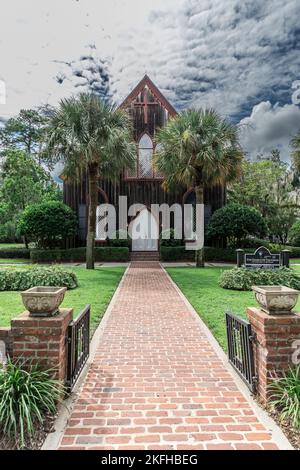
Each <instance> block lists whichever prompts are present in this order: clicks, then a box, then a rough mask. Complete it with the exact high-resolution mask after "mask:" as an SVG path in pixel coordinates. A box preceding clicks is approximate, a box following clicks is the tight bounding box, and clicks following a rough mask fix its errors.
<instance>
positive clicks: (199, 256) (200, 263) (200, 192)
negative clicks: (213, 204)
mask: <svg viewBox="0 0 300 470" xmlns="http://www.w3.org/2000/svg"><path fill="white" fill-rule="evenodd" d="M195 194H196V204H203V203H204V189H203V186H196V187H195ZM200 223H201V230H204V211H203V218H202V220H201V221H200ZM195 262H196V267H197V268H204V247H202V248H201V249H200V250H196V251H195Z"/></svg>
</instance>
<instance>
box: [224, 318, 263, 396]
mask: <svg viewBox="0 0 300 470" xmlns="http://www.w3.org/2000/svg"><path fill="white" fill-rule="evenodd" d="M225 315H226V329H227V344H228V357H229V362H230V364H231V365H232V366H233V367H234V369H235V370H236V371H237V373H238V374H239V375H240V377H241V378H242V379H243V380H244V382H245V383H246V384H247V385H248V387H249V389H250V390H251V391H252V392H253V393H255V391H256V375H255V366H254V356H253V340H254V337H253V335H252V331H251V325H250V323H249V322H248V321H246V320H243V319H242V318H240V317H237V316H236V315H234V314H233V313H231V312H226V313H225Z"/></svg>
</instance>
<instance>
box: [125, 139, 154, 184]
mask: <svg viewBox="0 0 300 470" xmlns="http://www.w3.org/2000/svg"><path fill="white" fill-rule="evenodd" d="M158 145H159V144H157V146H156V148H158ZM154 148H155V144H154V142H153V140H152V139H151V137H150V136H149V134H147V133H146V132H145V133H144V134H142V136H141V137H140V140H139V141H138V145H137V163H136V167H135V168H134V169H133V170H130V171H128V172H127V177H128V178H141V179H143V178H160V177H161V176H160V175H158V174H157V173H155V171H154V167H153V154H154Z"/></svg>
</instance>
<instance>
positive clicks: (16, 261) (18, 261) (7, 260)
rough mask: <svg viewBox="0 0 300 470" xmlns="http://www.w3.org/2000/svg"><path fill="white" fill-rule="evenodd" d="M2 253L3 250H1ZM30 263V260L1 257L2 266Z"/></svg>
mask: <svg viewBox="0 0 300 470" xmlns="http://www.w3.org/2000/svg"><path fill="white" fill-rule="evenodd" d="M0 253H1V250H0ZM28 263H30V259H23V258H1V257H0V264H28Z"/></svg>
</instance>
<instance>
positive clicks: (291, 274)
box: [219, 268, 300, 290]
mask: <svg viewBox="0 0 300 470" xmlns="http://www.w3.org/2000/svg"><path fill="white" fill-rule="evenodd" d="M219 285H220V286H221V287H223V289H232V290H251V286H254V285H256V286H271V285H275V286H276V285H277V286H278V285H283V286H287V287H291V288H292V289H299V290H300V277H299V276H298V275H297V274H296V272H295V271H293V270H292V269H289V268H279V269H246V268H234V269H230V270H228V271H224V272H223V273H222V274H221V277H220V279H219Z"/></svg>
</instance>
